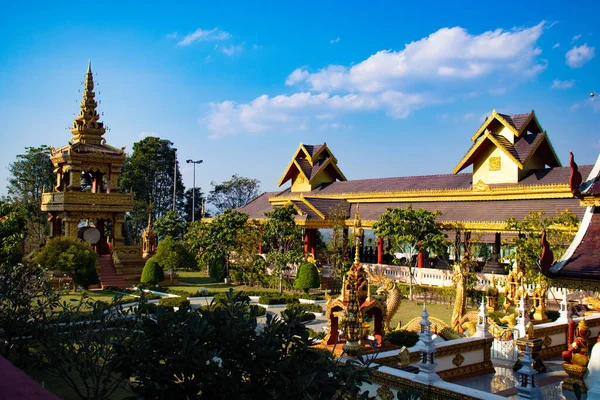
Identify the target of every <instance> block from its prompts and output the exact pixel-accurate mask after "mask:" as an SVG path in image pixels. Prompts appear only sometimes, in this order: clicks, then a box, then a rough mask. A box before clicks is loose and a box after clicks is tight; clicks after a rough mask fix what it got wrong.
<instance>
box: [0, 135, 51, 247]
mask: <svg viewBox="0 0 600 400" xmlns="http://www.w3.org/2000/svg"><path fill="white" fill-rule="evenodd" d="M8 169H9V171H10V178H9V179H8V186H7V189H8V195H9V196H10V197H11V200H12V201H13V202H15V203H17V204H19V205H20V206H21V207H22V208H23V211H24V212H25V215H26V218H27V222H28V223H27V228H28V229H27V232H28V235H29V236H30V238H31V240H30V242H31V243H30V246H29V247H30V248H29V249H28V250H31V249H36V248H37V247H38V246H39V244H40V243H41V242H42V240H43V238H44V237H45V235H46V234H47V233H48V223H47V219H46V213H45V212H42V211H41V210H40V205H41V204H42V192H43V191H44V190H46V191H51V189H52V187H53V185H54V184H55V182H56V181H55V179H56V178H55V176H54V172H53V171H54V166H53V165H52V162H51V161H50V148H48V147H47V146H40V147H26V148H25V154H19V155H17V160H16V161H15V162H13V163H11V164H10V165H9V166H8ZM28 242H29V241H28Z"/></svg>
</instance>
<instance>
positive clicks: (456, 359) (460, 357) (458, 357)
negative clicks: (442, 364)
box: [452, 353, 465, 367]
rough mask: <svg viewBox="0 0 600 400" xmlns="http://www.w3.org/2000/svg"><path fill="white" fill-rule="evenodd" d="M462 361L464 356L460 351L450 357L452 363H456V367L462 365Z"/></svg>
mask: <svg viewBox="0 0 600 400" xmlns="http://www.w3.org/2000/svg"><path fill="white" fill-rule="evenodd" d="M464 362H465V357H464V356H463V355H462V354H460V353H458V354H457V355H456V356H454V358H453V359H452V364H454V365H456V366H457V367H460V366H461V365H462V363H464Z"/></svg>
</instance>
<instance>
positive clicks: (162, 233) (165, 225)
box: [154, 210, 185, 240]
mask: <svg viewBox="0 0 600 400" xmlns="http://www.w3.org/2000/svg"><path fill="white" fill-rule="evenodd" d="M154 231H155V232H156V235H157V236H158V239H159V240H161V239H164V238H165V237H167V236H171V237H172V238H174V239H177V240H180V239H183V234H184V233H185V221H184V220H183V218H181V216H180V215H179V213H178V212H177V211H175V210H169V211H167V213H166V214H165V215H164V216H162V217H159V218H158V219H157V220H156V222H154Z"/></svg>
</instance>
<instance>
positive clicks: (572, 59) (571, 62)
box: [565, 43, 595, 68]
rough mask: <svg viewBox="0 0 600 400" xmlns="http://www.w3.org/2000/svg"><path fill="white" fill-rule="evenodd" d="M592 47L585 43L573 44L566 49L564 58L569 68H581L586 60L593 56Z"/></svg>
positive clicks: (593, 50) (593, 49)
mask: <svg viewBox="0 0 600 400" xmlns="http://www.w3.org/2000/svg"><path fill="white" fill-rule="evenodd" d="M594 52H595V48H594V47H588V45H587V43H585V44H583V45H581V46H579V47H578V46H574V47H573V48H572V49H571V50H569V51H567V54H566V55H565V58H566V60H567V65H568V66H569V67H571V68H581V67H583V66H584V65H585V64H586V63H587V62H588V61H590V60H591V59H592V58H594V55H595V54H594Z"/></svg>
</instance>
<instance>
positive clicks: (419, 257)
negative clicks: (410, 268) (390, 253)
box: [411, 240, 425, 268]
mask: <svg viewBox="0 0 600 400" xmlns="http://www.w3.org/2000/svg"><path fill="white" fill-rule="evenodd" d="M419 247H421V241H420V240H419ZM411 264H412V261H411ZM424 265H425V255H424V254H423V250H419V254H418V255H417V268H423V266H424Z"/></svg>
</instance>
